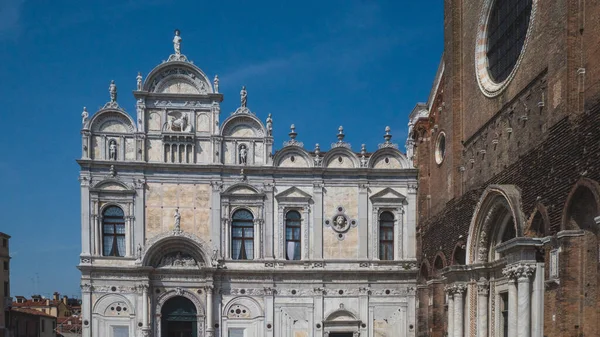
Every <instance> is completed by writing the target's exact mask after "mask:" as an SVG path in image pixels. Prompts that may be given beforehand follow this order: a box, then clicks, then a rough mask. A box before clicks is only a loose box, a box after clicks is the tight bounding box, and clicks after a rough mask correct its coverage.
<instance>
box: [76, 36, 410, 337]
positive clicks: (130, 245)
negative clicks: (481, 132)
mask: <svg viewBox="0 0 600 337" xmlns="http://www.w3.org/2000/svg"><path fill="white" fill-rule="evenodd" d="M174 44H175V54H173V55H171V56H170V57H169V60H168V61H166V62H163V63H162V64H160V65H158V66H157V67H156V68H154V70H152V71H151V72H150V74H149V75H148V76H147V77H146V79H145V80H143V79H142V76H141V75H138V78H137V82H138V83H137V90H135V91H134V96H135V98H136V99H137V106H136V119H135V120H134V119H133V118H131V117H130V115H129V114H128V113H126V112H125V111H124V109H123V108H121V107H120V106H119V104H118V102H117V91H116V90H117V89H116V85H114V84H111V86H110V88H109V91H110V97H111V99H110V101H109V102H108V103H106V105H105V106H104V107H103V108H102V109H100V110H99V111H97V112H96V113H94V114H93V115H92V116H90V118H88V113H87V110H85V111H84V113H83V115H82V119H83V120H82V124H83V127H82V132H81V133H82V143H83V144H82V157H81V159H80V160H79V164H80V166H81V173H80V182H81V208H82V213H81V231H82V252H81V259H80V264H79V269H80V270H81V272H82V279H81V288H82V298H83V304H82V320H83V336H84V337H89V336H102V337H104V336H107V337H112V336H114V337H121V336H194V337H196V336H222V337H239V336H243V337H262V336H274V337H313V336H314V337H317V336H319V337H321V336H332V337H334V336H337V337H346V336H353V337H355V336H362V337H384V336H387V337H397V336H414V331H415V324H416V322H415V306H416V303H415V288H416V274H417V267H416V260H415V255H416V251H415V248H416V247H415V215H416V209H415V205H416V200H415V198H416V182H417V180H416V178H417V173H416V170H415V169H414V168H413V167H412V166H411V164H410V163H409V161H408V160H407V159H406V156H405V155H404V154H402V153H401V152H400V151H399V150H398V148H397V146H396V145H395V144H393V143H392V142H391V134H390V130H389V128H388V129H386V130H385V135H384V141H383V142H382V144H380V145H379V147H378V149H377V150H376V151H373V152H368V151H367V150H366V148H365V147H364V146H363V148H362V149H361V151H360V152H354V151H352V149H351V147H350V144H348V143H346V142H344V133H343V129H342V128H341V127H340V128H339V130H338V131H337V139H334V142H333V143H332V144H331V147H330V149H329V150H326V149H321V147H320V146H318V145H317V146H316V147H315V148H314V150H310V151H307V150H306V149H305V148H304V145H303V144H302V143H301V142H300V141H298V140H296V137H297V133H296V130H295V128H293V127H292V131H291V132H290V139H289V140H287V141H285V142H284V145H283V147H282V148H281V149H279V150H277V151H275V152H274V154H273V137H272V129H273V118H272V117H271V115H269V116H268V117H267V118H266V121H265V123H263V122H262V121H261V120H260V119H259V118H258V117H257V115H256V114H254V113H253V112H252V111H251V110H250V109H249V107H248V105H247V96H248V92H247V91H246V89H245V88H244V89H242V92H241V93H240V107H239V108H238V109H237V110H236V111H235V112H233V113H231V114H230V115H229V116H228V117H227V118H225V120H224V121H222V122H221V121H220V118H221V111H220V102H221V101H222V100H223V96H222V95H221V94H220V93H219V92H218V86H219V82H218V81H219V80H218V77H216V76H215V79H214V80H212V81H210V80H209V79H208V77H207V76H206V75H205V74H204V73H203V72H202V71H201V70H200V69H199V68H198V67H197V66H195V65H194V64H192V63H191V62H189V61H188V60H187V58H186V57H185V56H184V55H183V54H181V38H180V36H179V34H177V35H176V37H175V39H174ZM334 130H335V129H334ZM332 136H333V135H332ZM332 138H333V137H332Z"/></svg>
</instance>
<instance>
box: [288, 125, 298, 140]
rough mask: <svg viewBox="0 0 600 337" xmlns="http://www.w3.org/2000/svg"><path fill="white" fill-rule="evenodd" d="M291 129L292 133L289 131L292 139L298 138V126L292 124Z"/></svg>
mask: <svg viewBox="0 0 600 337" xmlns="http://www.w3.org/2000/svg"><path fill="white" fill-rule="evenodd" d="M290 130H291V131H290V133H289V135H290V138H291V139H296V136H297V135H298V133H297V132H296V126H295V125H294V124H292V125H291V126H290Z"/></svg>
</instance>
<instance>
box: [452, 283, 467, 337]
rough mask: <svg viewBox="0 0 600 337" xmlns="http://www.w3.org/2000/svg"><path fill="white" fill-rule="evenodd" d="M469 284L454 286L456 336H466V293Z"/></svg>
mask: <svg viewBox="0 0 600 337" xmlns="http://www.w3.org/2000/svg"><path fill="white" fill-rule="evenodd" d="M466 290H467V286H466V285H464V284H456V285H455V286H454V337H464V334H465V333H464V321H465V319H464V316H463V314H464V303H465V300H464V293H465V291H466Z"/></svg>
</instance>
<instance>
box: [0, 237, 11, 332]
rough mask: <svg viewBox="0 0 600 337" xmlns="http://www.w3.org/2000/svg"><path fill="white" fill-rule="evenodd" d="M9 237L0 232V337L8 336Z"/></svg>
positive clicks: (9, 302) (9, 301)
mask: <svg viewBox="0 0 600 337" xmlns="http://www.w3.org/2000/svg"><path fill="white" fill-rule="evenodd" d="M9 239H10V236H9V235H7V234H4V233H2V232H0V264H1V265H2V266H1V267H0V268H2V270H1V271H0V287H1V288H0V337H5V336H8V331H7V330H8V316H9V311H10V304H11V301H12V299H11V298H10V254H9V245H8V241H9Z"/></svg>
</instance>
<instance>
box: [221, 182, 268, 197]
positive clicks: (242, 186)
mask: <svg viewBox="0 0 600 337" xmlns="http://www.w3.org/2000/svg"><path fill="white" fill-rule="evenodd" d="M260 193H261V192H260V191H259V190H258V189H257V188H256V187H254V186H252V185H250V184H247V183H237V184H233V185H231V186H229V187H228V188H227V189H226V190H225V191H224V192H223V195H252V194H260Z"/></svg>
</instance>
